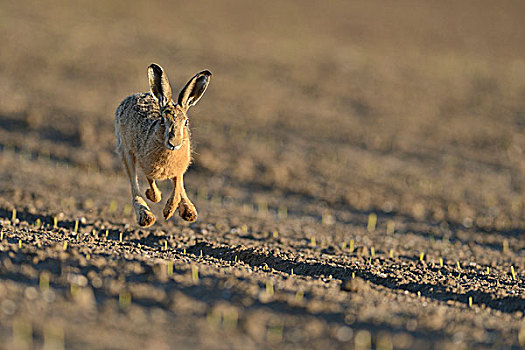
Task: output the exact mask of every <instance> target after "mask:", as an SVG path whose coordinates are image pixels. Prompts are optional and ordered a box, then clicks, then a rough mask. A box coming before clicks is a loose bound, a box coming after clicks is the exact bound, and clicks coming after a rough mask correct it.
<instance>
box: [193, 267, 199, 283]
mask: <svg viewBox="0 0 525 350" xmlns="http://www.w3.org/2000/svg"><path fill="white" fill-rule="evenodd" d="M191 280H192V281H193V282H194V283H198V282H199V268H198V267H197V266H195V265H193V266H192V267H191Z"/></svg>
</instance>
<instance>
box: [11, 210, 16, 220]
mask: <svg viewBox="0 0 525 350" xmlns="http://www.w3.org/2000/svg"><path fill="white" fill-rule="evenodd" d="M15 220H16V209H13V212H12V213H11V222H12V223H14V222H15Z"/></svg>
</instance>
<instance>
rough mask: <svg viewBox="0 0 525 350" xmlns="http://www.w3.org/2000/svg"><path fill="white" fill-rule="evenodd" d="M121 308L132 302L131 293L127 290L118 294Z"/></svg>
mask: <svg viewBox="0 0 525 350" xmlns="http://www.w3.org/2000/svg"><path fill="white" fill-rule="evenodd" d="M118 303H119V305H120V308H122V309H125V308H127V307H128V306H129V305H130V304H131V293H130V292H127V291H123V292H120V293H119V295H118Z"/></svg>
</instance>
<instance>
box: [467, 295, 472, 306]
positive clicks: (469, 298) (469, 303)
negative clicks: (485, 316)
mask: <svg viewBox="0 0 525 350" xmlns="http://www.w3.org/2000/svg"><path fill="white" fill-rule="evenodd" d="M468 307H472V297H468Z"/></svg>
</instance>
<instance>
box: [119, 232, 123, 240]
mask: <svg viewBox="0 0 525 350" xmlns="http://www.w3.org/2000/svg"><path fill="white" fill-rule="evenodd" d="M122 234H123V232H122V231H120V233H119V236H118V240H119V241H120V242H122Z"/></svg>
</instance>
